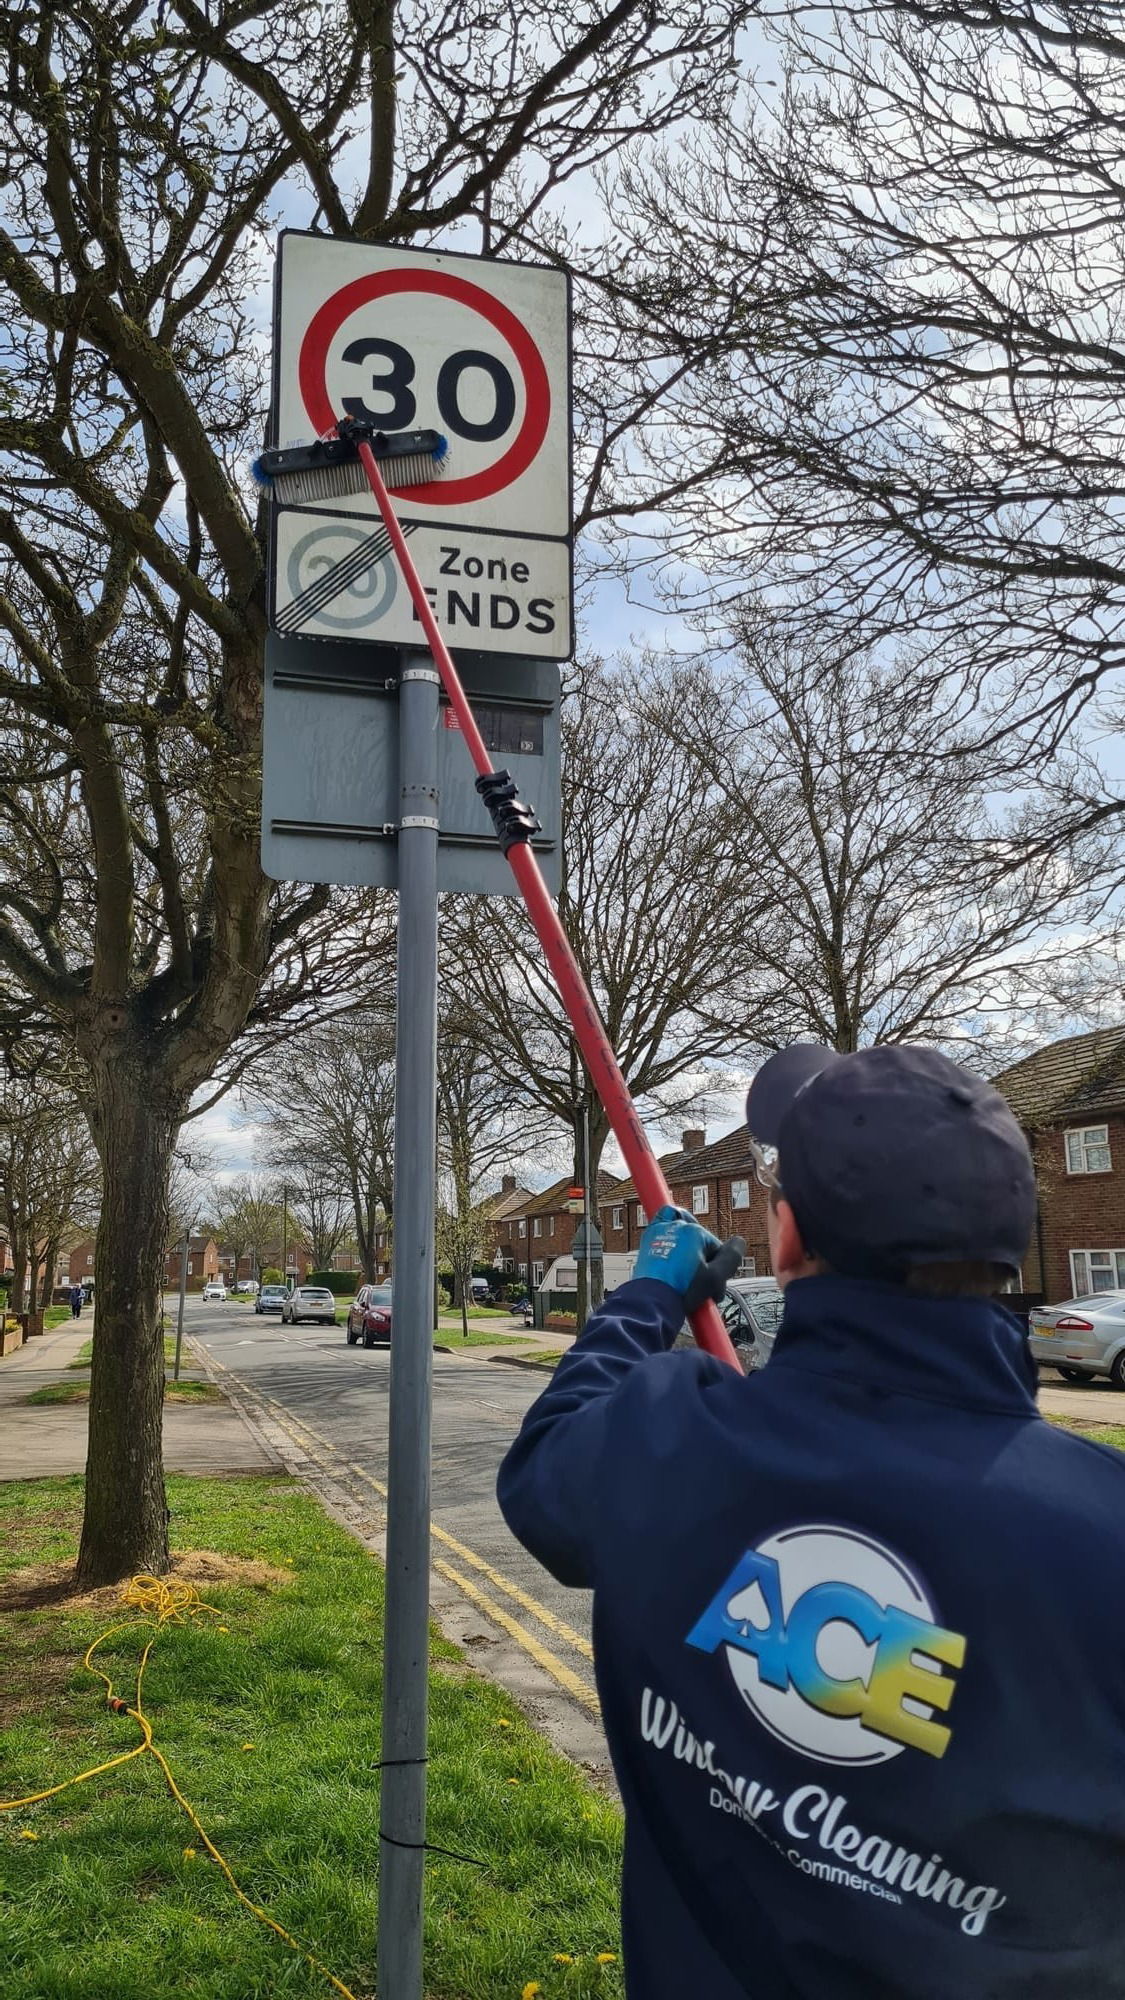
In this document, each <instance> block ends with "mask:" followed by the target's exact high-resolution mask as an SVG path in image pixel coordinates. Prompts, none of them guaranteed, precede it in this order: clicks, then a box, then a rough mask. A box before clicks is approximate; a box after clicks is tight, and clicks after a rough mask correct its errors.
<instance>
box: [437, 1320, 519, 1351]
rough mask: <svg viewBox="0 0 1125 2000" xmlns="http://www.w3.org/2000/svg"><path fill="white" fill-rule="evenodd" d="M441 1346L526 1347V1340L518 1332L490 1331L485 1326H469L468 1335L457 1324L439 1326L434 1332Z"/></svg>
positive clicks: (455, 1348) (454, 1347) (456, 1348)
mask: <svg viewBox="0 0 1125 2000" xmlns="http://www.w3.org/2000/svg"><path fill="white" fill-rule="evenodd" d="M434 1339H435V1340H440V1341H441V1343H442V1345H443V1347H452V1348H453V1350H454V1352H456V1351H457V1350H458V1349H459V1348H462V1347H526V1345H527V1342H526V1341H525V1340H524V1339H523V1336H522V1335H521V1334H518V1333H490V1332H489V1331H488V1329H487V1328H486V1327H471V1328H470V1330H469V1334H468V1337H467V1338H466V1336H465V1335H464V1334H463V1333H462V1331H461V1329H460V1327H459V1326H441V1327H439V1328H438V1329H437V1332H436V1333H435V1334H434Z"/></svg>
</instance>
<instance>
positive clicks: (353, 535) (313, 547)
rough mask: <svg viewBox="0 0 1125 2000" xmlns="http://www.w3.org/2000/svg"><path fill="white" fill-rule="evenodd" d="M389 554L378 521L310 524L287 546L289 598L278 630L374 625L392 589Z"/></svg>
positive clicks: (349, 629)
mask: <svg viewBox="0 0 1125 2000" xmlns="http://www.w3.org/2000/svg"><path fill="white" fill-rule="evenodd" d="M389 555H390V537H389V536H388V534H387V532H386V529H385V528H383V527H382V526H381V525H380V526H379V527H378V528H375V529H371V528H368V527H363V526H360V525H359V524H355V525H352V524H351V523H348V522H343V521H334V522H333V523H332V524H331V525H329V524H327V523H325V524H324V525H323V526H321V527H316V528H310V529H309V530H308V531H307V533H306V534H303V535H302V536H301V537H300V538H299V540H297V541H296V542H294V544H293V547H292V548H291V549H290V551H289V557H288V560H287V562H286V565H285V577H286V582H287V583H288V586H289V591H290V601H289V603H288V604H287V605H286V606H285V608H284V610H283V611H282V612H281V613H280V615H279V617H278V620H277V624H278V630H279V631H282V632H300V631H303V630H305V629H306V628H307V627H308V626H309V625H312V624H315V625H318V626H319V625H327V626H329V627H330V628H331V629H332V630H333V631H336V632H354V631H358V630H359V629H361V628H362V627H365V626H368V625H374V624H375V623H376V622H377V620H378V619H380V618H382V617H383V616H384V615H385V613H386V612H388V611H389V610H390V608H391V605H392V604H393V603H394V600H395V595H396V592H397V590H398V574H397V571H396V569H395V566H394V563H393V562H391V561H389V560H388V557H389Z"/></svg>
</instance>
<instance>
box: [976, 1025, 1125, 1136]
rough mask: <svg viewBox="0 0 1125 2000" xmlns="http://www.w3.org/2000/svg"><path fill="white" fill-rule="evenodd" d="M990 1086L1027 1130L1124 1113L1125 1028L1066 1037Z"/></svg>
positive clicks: (1097, 1030) (1024, 1061) (1014, 1065)
mask: <svg viewBox="0 0 1125 2000" xmlns="http://www.w3.org/2000/svg"><path fill="white" fill-rule="evenodd" d="M992 1081H993V1083H994V1084H995V1086H996V1088H997V1090H998V1091H1000V1093H1001V1094H1002V1096H1004V1097H1006V1098H1007V1100H1008V1103H1009V1104H1010V1105H1011V1107H1012V1110H1013V1111H1014V1112H1015V1114H1016V1117H1017V1118H1018V1119H1019V1120H1020V1121H1021V1123H1022V1124H1024V1125H1051V1124H1057V1123H1058V1122H1059V1121H1060V1120H1061V1119H1063V1118H1068V1117H1070V1116H1072V1115H1073V1114H1077V1113H1079V1112H1098V1111H1115V1110H1118V1109H1121V1108H1125V1027H1120V1028H1095V1029H1094V1030H1093V1031H1092V1032H1091V1033H1089V1034H1085V1035H1068V1036H1067V1037H1066V1038H1065V1040H1063V1041H1061V1042H1051V1043H1050V1045H1049V1046H1048V1047H1047V1048H1045V1049H1037V1050H1036V1052H1035V1054H1034V1055H1030V1056H1024V1057H1022V1059H1021V1060H1020V1061H1019V1062H1017V1063H1012V1064H1011V1066H1010V1067H1009V1068H1008V1069H1005V1070H1002V1071H1001V1072H1000V1075H999V1076H996V1077H993V1079H992Z"/></svg>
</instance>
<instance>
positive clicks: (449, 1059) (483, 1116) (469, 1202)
mask: <svg viewBox="0 0 1125 2000" xmlns="http://www.w3.org/2000/svg"><path fill="white" fill-rule="evenodd" d="M481 1026H482V1024H481V1022H480V1021H479V1019H478V1017H477V1009H476V1002H475V999H474V995H473V991H472V989H469V990H465V989H463V988H460V987H458V988H456V989H454V990H452V991H447V992H446V993H445V994H444V996H443V1005H442V1009H441V1014H440V1018H439V1024H438V1080H437V1134H438V1195H439V1199H438V1230H437V1253H438V1256H439V1258H440V1259H441V1261H442V1262H443V1263H448V1265H449V1267H450V1270H451V1272H452V1276H453V1304H454V1305H455V1306H458V1307H459V1308H460V1311H461V1332H462V1336H463V1337H464V1338H465V1339H466V1340H467V1339H468V1335H469V1320H468V1306H469V1291H470V1285H471V1281H472V1276H473V1265H474V1264H475V1263H476V1262H477V1261H478V1259H479V1258H480V1257H481V1255H482V1254H483V1251H484V1248H485V1245H486V1243H487V1241H488V1219H489V1214H490V1204H489V1203H488V1202H486V1201H485V1199H484V1194H485V1188H486V1185H487V1184H488V1182H490V1181H491V1180H493V1179H494V1178H495V1174H496V1169H497V1168H498V1166H499V1165H500V1164H501V1162H502V1161H506V1160H508V1159H510V1158H511V1157H512V1156H513V1154H514V1153H515V1152H517V1151H518V1152H525V1151H528V1150H530V1149H531V1147H533V1146H534V1145H535V1143H536V1141H537V1139H539V1138H541V1137H544V1136H546V1133H547V1130H548V1128H549V1125H550V1119H549V1117H548V1116H545V1115H544V1113H543V1111H542V1109H541V1108H538V1107H536V1106H534V1105H531V1104H529V1103H528V1100H527V1092H526V1089H525V1087H524V1085H523V1083H522V1081H520V1082H518V1083H516V1082H513V1079H512V1076H511V1070H510V1064H509V1062H508V1061H507V1060H506V1059H505V1054H504V1052H503V1051H502V1050H500V1049H498V1048H497V1049H493V1048H491V1047H489V1046H487V1045H486V1044H485V1043H483V1042H482V1040H481V1038H480V1037H481Z"/></svg>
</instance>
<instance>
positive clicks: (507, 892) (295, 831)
mask: <svg viewBox="0 0 1125 2000" xmlns="http://www.w3.org/2000/svg"><path fill="white" fill-rule="evenodd" d="M460 665H461V670H462V674H463V677H464V680H465V684H466V687H467V690H468V693H469V696H470V699H471V700H472V704H473V711H474V714H475V716H476V721H477V726H478V728H480V729H481V731H482V733H483V734H484V737H485V741H486V742H487V744H488V746H489V748H490V749H491V750H492V752H493V756H494V759H495V762H496V763H497V764H498V765H504V766H506V768H507V769H508V770H510V771H511V773H512V775H513V777H514V778H515V779H516V782H517V783H518V785H519V787H520V790H521V793H522V795H523V796H524V797H525V798H526V799H527V800H528V801H529V803H530V804H531V805H532V806H533V807H534V808H535V812H536V815H537V817H538V819H539V820H540V822H541V825H542V832H541V833H539V834H537V835H536V836H535V838H534V840H533V842H532V846H533V847H534V849H535V852H536V855H537V856H538V859H539V865H540V868H541V869H542V872H543V875H544V878H545V880H546V882H547V886H548V888H549V889H550V890H551V891H552V893H557V891H558V888H559V884H560V880H561V874H562V837H561V834H562V829H561V817H562V800H561V776H560V755H561V753H560V743H559V670H558V667H557V666H555V665H553V664H552V663H551V662H550V661H547V660H521V661H510V660H492V659H488V658H487V657H481V656H468V657H466V656H465V655H462V656H461V660H460ZM398 693H399V684H398V661H397V659H396V657H395V656H394V655H393V654H389V653H386V654H382V655H380V654H373V653H372V650H371V647H370V646H369V645H365V644H357V643H355V642H354V641H353V642H352V643H351V644H350V645H348V644H345V645H325V644H324V643H323V642H322V641H318V640H314V639H290V638H282V637H281V636H280V635H279V634H277V633H274V632H271V633H269V634H268V636H267V639H266V680H265V696H264V701H265V712H264V718H263V746H262V866H263V868H264V869H265V872H266V874H267V875H271V876H273V877H274V878H275V880H277V881H283V882H284V881H289V882H351V883H356V884H360V885H362V886H365V887H375V888H383V889H394V888H396V887H397V886H398V828H399V818H400V812H401V805H400V778H399V771H400V743H399V712H398V707H399V704H398ZM439 712H440V718H441V726H440V727H439V728H438V731H437V789H438V820H439V832H438V863H437V867H438V888H439V889H441V890H456V891H459V892H461V893H462V894H472V895H481V896H514V895H518V893H519V891H518V890H517V888H516V884H515V879H514V877H513V875H512V871H511V869H510V867H509V866H508V863H507V860H506V859H505V857H504V855H503V854H502V853H501V850H500V847H499V845H498V843H497V839H496V834H495V832H494V830H493V825H492V821H491V820H490V818H489V816H488V811H487V808H486V807H485V804H484V800H483V799H482V798H481V796H480V794H479V792H478V791H477V789H476V786H475V784H474V782H473V767H472V764H471V763H470V761H469V754H468V751H467V750H466V748H465V745H464V743H463V742H462V741H461V737H460V735H459V734H458V733H457V730H456V727H455V726H454V727H450V724H451V723H454V722H455V718H454V716H453V711H452V709H451V708H450V707H449V706H448V704H447V703H444V702H443V703H442V705H441V708H440V711H439Z"/></svg>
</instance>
